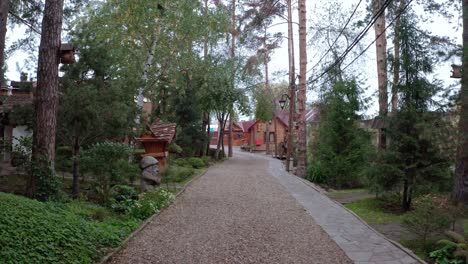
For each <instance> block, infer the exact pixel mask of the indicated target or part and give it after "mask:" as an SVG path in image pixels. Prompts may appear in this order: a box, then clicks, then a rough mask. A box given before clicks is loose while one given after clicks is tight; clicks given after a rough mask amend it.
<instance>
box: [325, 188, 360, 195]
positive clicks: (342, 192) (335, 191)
mask: <svg viewBox="0 0 468 264" xmlns="http://www.w3.org/2000/svg"><path fill="white" fill-rule="evenodd" d="M367 192H368V191H367V189H365V188H357V189H345V190H333V191H331V192H329V193H328V194H330V195H334V194H350V193H367Z"/></svg>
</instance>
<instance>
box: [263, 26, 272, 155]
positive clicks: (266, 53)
mask: <svg viewBox="0 0 468 264" xmlns="http://www.w3.org/2000/svg"><path fill="white" fill-rule="evenodd" d="M266 38H267V34H266V29H265V35H264V37H263V48H264V49H265V53H264V58H263V63H264V66H265V88H266V92H267V93H268V94H267V95H266V96H270V95H271V94H272V93H271V91H270V79H269V78H270V76H269V72H268V48H267V46H266ZM265 132H266V137H265V144H266V151H265V154H266V155H268V154H270V125H269V121H268V120H267V121H266V129H265Z"/></svg>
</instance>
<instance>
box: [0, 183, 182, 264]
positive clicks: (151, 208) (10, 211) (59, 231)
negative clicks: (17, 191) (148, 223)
mask: <svg viewBox="0 0 468 264" xmlns="http://www.w3.org/2000/svg"><path fill="white" fill-rule="evenodd" d="M119 196H122V197H120V198H119ZM130 198H132V199H133V198H135V197H133V193H132V192H131V191H130V190H128V189H125V188H122V189H121V190H120V191H119V192H118V195H116V196H115V198H112V199H115V202H117V201H119V199H122V200H120V202H122V201H125V200H126V199H130ZM173 199H174V195H173V194H172V193H170V192H169V191H167V190H165V189H162V188H161V189H157V190H155V191H152V192H148V193H144V194H141V195H139V196H137V197H136V198H135V200H134V202H133V203H131V204H130V203H125V202H124V203H117V204H118V206H116V207H115V208H112V209H109V208H107V207H103V206H100V205H96V204H93V203H90V202H87V201H84V200H74V201H70V202H66V203H59V202H40V201H36V200H31V199H28V198H25V197H22V196H17V195H13V194H6V193H0V248H1V250H0V259H1V260H2V263H92V262H93V261H96V260H98V259H99V258H100V257H102V256H103V255H104V254H106V252H107V251H108V250H109V249H110V248H114V247H117V246H118V245H119V244H120V243H121V242H122V241H123V240H124V239H125V238H126V237H127V236H128V235H129V234H130V233H131V232H132V231H133V230H135V229H136V228H137V227H138V225H139V224H140V222H141V221H142V220H144V219H146V218H148V217H149V216H151V215H152V214H154V213H156V212H158V211H159V210H161V209H162V208H164V207H166V206H168V205H169V204H170V203H171V201H172V200H173Z"/></svg>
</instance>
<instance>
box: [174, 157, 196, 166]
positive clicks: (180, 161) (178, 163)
mask: <svg viewBox="0 0 468 264" xmlns="http://www.w3.org/2000/svg"><path fill="white" fill-rule="evenodd" d="M172 164H174V165H176V166H179V167H192V164H190V163H189V161H188V159H183V158H180V159H174V160H173V161H172Z"/></svg>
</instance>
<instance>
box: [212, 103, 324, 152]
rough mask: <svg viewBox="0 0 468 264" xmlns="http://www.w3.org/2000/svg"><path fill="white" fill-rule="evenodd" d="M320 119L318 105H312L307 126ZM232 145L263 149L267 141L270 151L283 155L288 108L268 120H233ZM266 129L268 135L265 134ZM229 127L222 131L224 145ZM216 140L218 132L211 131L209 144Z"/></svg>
mask: <svg viewBox="0 0 468 264" xmlns="http://www.w3.org/2000/svg"><path fill="white" fill-rule="evenodd" d="M319 120H320V108H319V106H318V105H313V107H312V108H311V109H310V110H309V111H308V112H307V114H306V122H307V124H308V127H316V126H317V124H318V122H319ZM232 131H233V145H234V146H244V147H246V148H248V149H250V150H255V151H265V150H266V148H267V141H269V144H270V151H271V153H274V154H277V155H279V156H280V155H282V154H283V155H284V154H285V149H284V148H283V146H284V145H287V143H286V142H287V140H288V139H287V135H288V131H289V112H288V110H286V109H284V110H276V111H275V116H274V118H273V119H272V120H271V121H270V122H264V121H261V120H250V121H241V122H234V125H233V129H232ZM267 131H268V135H267ZM228 135H229V127H226V129H225V131H224V145H225V146H227V145H228ZM217 142H218V132H217V131H214V132H211V141H210V144H211V145H216V144H217Z"/></svg>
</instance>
